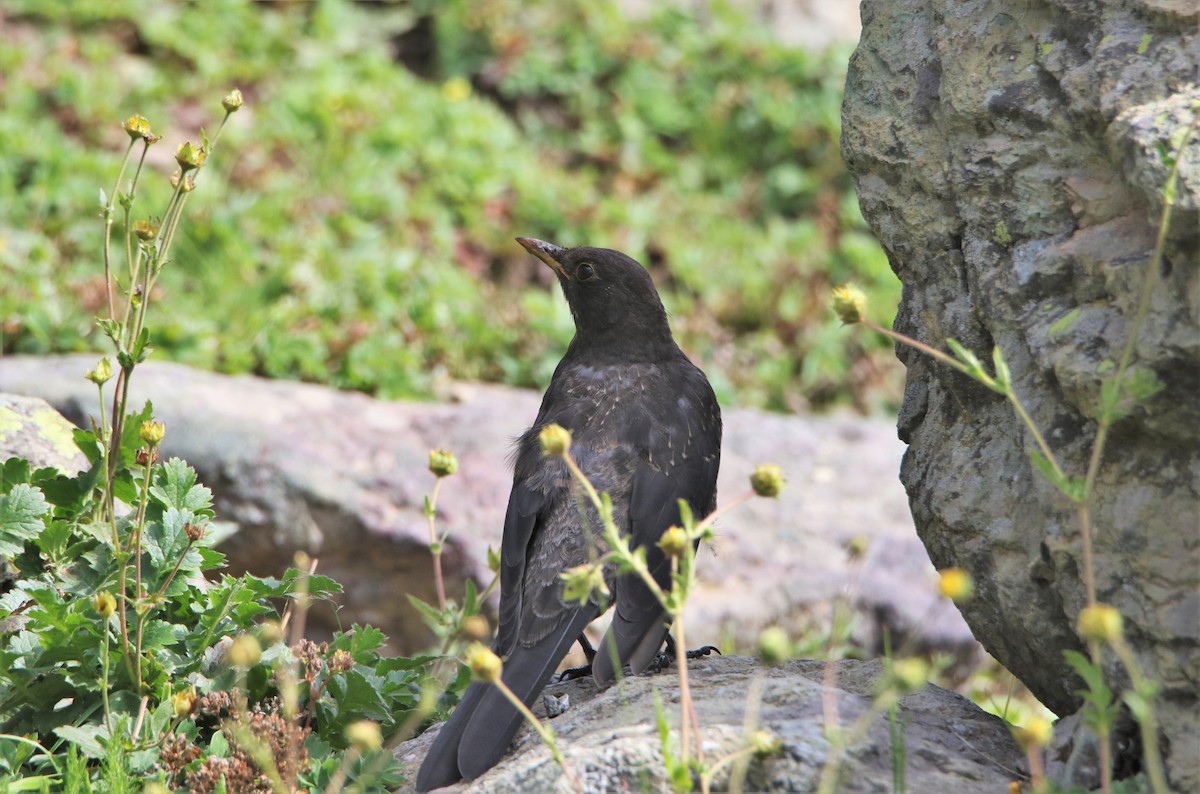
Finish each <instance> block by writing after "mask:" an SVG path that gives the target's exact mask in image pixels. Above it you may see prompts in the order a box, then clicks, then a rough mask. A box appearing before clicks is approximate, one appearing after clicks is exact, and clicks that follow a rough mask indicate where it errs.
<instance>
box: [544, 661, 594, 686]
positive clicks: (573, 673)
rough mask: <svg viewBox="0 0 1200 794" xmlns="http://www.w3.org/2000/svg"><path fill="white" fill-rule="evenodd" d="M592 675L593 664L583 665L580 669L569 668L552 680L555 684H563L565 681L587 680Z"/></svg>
mask: <svg viewBox="0 0 1200 794" xmlns="http://www.w3.org/2000/svg"><path fill="white" fill-rule="evenodd" d="M591 674H592V663H591V662H588V663H587V664H581V665H579V666H578V667H568V668H567V669H566V670H563V671H562V672H561V673H558V674H557V675H555V676H554V677H553V678H551V679H550V680H551V681H552V682H553V683H555V684H561V683H562V682H563V681H574V680H575V679H577V678H587V677H588V676H590V675H591Z"/></svg>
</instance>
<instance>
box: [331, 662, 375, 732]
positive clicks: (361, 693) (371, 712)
mask: <svg viewBox="0 0 1200 794" xmlns="http://www.w3.org/2000/svg"><path fill="white" fill-rule="evenodd" d="M380 683H381V679H379V678H378V676H374V675H371V676H368V675H367V674H365V673H364V672H363V671H362V670H360V669H359V668H357V667H355V668H352V669H350V670H348V671H346V672H345V673H340V674H338V675H335V676H333V677H331V678H330V679H329V682H328V684H327V686H326V691H327V692H328V693H329V694H330V696H332V697H333V699H334V700H335V701H337V705H338V709H337V711H338V714H337V721H338V723H339V724H342V725H345V724H347V723H349V722H351V721H352V720H357V719H371V720H377V721H378V720H386V719H388V717H389V716H390V714H389V711H388V704H387V702H386V701H384V699H383V698H382V697H381V696H380V694H379V689H378V684H380Z"/></svg>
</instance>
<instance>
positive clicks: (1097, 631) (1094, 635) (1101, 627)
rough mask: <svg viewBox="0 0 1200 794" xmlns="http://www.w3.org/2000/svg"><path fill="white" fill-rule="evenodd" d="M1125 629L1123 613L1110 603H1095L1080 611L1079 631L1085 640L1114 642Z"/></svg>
mask: <svg viewBox="0 0 1200 794" xmlns="http://www.w3.org/2000/svg"><path fill="white" fill-rule="evenodd" d="M1123 630H1124V621H1123V619H1122V618H1121V613H1120V612H1118V611H1117V610H1116V608H1115V607H1111V606H1109V605H1108V604H1093V605H1092V606H1090V607H1084V608H1083V611H1081V612H1080V613H1079V633H1080V635H1082V636H1083V638H1084V639H1085V640H1089V641H1091V640H1094V641H1096V642H1112V641H1113V640H1115V639H1117V638H1118V637H1120V636H1121V634H1122V632H1123Z"/></svg>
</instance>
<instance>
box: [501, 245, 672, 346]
mask: <svg viewBox="0 0 1200 794" xmlns="http://www.w3.org/2000/svg"><path fill="white" fill-rule="evenodd" d="M517 242H518V243H520V244H521V245H522V246H524V248H525V250H526V251H528V252H529V253H531V254H533V255H534V256H536V257H537V258H538V259H540V260H542V261H543V262H545V263H546V264H547V265H549V266H550V268H551V269H552V270H553V271H554V273H555V275H557V276H558V283H559V284H561V285H562V290H563V295H565V296H566V298H567V303H568V305H570V307H571V315H572V316H573V317H574V318H575V330H576V334H577V339H579V340H580V341H581V342H590V341H598V340H599V339H600V338H604V337H609V336H610V335H613V334H614V333H615V334H619V335H620V336H622V337H625V338H628V339H630V340H632V341H635V342H636V341H639V340H640V341H641V342H644V343H648V344H657V343H662V342H669V343H670V344H674V342H673V341H671V329H670V326H669V325H668V323H667V313H666V310H665V309H663V305H662V301H661V300H660V299H659V297H658V291H657V290H656V289H654V282H653V281H651V279H650V274H649V273H647V272H646V268H644V267H642V266H641V265H640V264H639V263H638V262H636V261H635V260H633V259H631V258H630V257H628V256H626V255H625V254H623V253H621V252H620V251H613V250H611V249H608V248H588V247H584V246H581V247H579V248H562V247H560V246H557V245H554V244H552V243H547V242H544V241H542V240H535V239H533V238H531V237H518V238H517Z"/></svg>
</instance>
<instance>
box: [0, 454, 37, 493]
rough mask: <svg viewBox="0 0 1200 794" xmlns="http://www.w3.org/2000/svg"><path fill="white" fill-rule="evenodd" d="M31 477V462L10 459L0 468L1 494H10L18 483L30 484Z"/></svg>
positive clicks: (22, 459) (21, 459)
mask: <svg viewBox="0 0 1200 794" xmlns="http://www.w3.org/2000/svg"><path fill="white" fill-rule="evenodd" d="M31 475H32V472H31V471H30V466H29V461H27V460H25V459H24V458H9V459H8V460H6V461H4V465H3V466H0V493H8V492H9V491H10V490H12V487H13V486H14V485H17V484H18V483H23V482H25V483H27V482H29V479H30V477H31Z"/></svg>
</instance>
